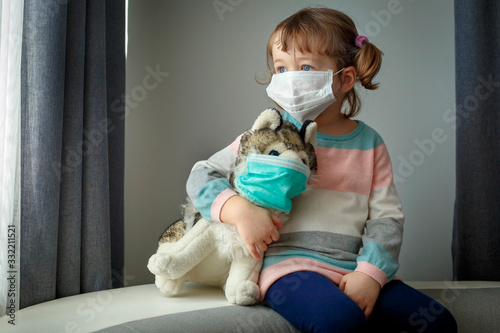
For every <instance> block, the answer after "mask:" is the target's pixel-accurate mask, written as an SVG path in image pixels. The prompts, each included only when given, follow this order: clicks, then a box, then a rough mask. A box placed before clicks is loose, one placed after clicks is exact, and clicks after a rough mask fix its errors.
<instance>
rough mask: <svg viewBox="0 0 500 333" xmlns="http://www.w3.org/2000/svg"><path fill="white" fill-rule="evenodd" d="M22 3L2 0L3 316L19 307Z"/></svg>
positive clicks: (0, 244) (0, 236)
mask: <svg viewBox="0 0 500 333" xmlns="http://www.w3.org/2000/svg"><path fill="white" fill-rule="evenodd" d="M22 27H23V3H22V1H16V0H4V1H2V2H0V267H1V271H0V316H2V315H4V314H8V315H9V316H10V318H11V320H13V321H12V323H14V322H15V311H16V310H17V309H18V307H19V293H18V291H19V233H20V230H19V222H20V156H21V149H20V148H21V146H20V133H21V74H20V73H21V40H22Z"/></svg>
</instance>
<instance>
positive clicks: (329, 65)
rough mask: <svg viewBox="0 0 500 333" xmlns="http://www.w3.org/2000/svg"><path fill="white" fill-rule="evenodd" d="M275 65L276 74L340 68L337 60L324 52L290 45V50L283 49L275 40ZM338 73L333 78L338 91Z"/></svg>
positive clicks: (334, 86)
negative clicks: (323, 53) (309, 50)
mask: <svg viewBox="0 0 500 333" xmlns="http://www.w3.org/2000/svg"><path fill="white" fill-rule="evenodd" d="M272 52H273V53H272V55H273V66H274V72H275V73H276V74H279V73H284V72H287V71H327V70H329V69H331V70H333V72H334V73H335V72H337V71H338V70H339V68H337V65H336V64H335V61H334V60H333V59H332V58H330V57H328V56H326V55H322V54H318V53H310V52H306V53H303V52H301V51H300V50H298V49H296V48H295V47H294V46H293V45H290V47H289V50H288V52H284V51H282V50H281V45H280V44H279V43H278V42H277V40H275V42H274V43H273V49H272ZM338 77H339V76H338V75H335V76H334V78H333V84H332V91H334V92H338V91H339V89H340V86H341V82H340V80H339V79H338Z"/></svg>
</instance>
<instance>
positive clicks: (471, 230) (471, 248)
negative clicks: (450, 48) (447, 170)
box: [452, 0, 500, 281]
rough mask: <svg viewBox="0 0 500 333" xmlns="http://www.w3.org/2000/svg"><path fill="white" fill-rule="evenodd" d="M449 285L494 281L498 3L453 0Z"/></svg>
mask: <svg viewBox="0 0 500 333" xmlns="http://www.w3.org/2000/svg"><path fill="white" fill-rule="evenodd" d="M455 45H456V46H455V48H456V50H455V55H456V111H457V112H456V126H457V128H456V130H457V136H456V140H457V144H456V147H457V151H456V156H457V157H456V158H457V161H456V175H457V179H456V201H455V215H454V227H453V243H452V254H453V276H454V279H455V280H495V281H499V280H500V265H498V258H500V223H498V221H497V220H498V217H499V216H500V200H499V198H500V176H499V172H498V170H499V169H500V147H499V142H500V58H499V55H500V4H499V3H498V1H497V0H481V1H467V0H455Z"/></svg>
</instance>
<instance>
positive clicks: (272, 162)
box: [236, 154, 311, 214]
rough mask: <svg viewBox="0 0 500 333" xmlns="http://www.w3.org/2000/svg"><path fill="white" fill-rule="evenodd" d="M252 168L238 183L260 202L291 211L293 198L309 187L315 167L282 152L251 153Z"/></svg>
mask: <svg viewBox="0 0 500 333" xmlns="http://www.w3.org/2000/svg"><path fill="white" fill-rule="evenodd" d="M247 168H248V171H247V172H245V173H243V174H241V175H240V176H238V177H237V178H236V185H237V187H238V188H239V190H240V191H241V192H243V193H244V194H245V195H246V196H247V197H248V198H249V199H250V200H252V201H253V202H255V203H256V204H257V205H259V206H263V207H266V208H270V209H277V210H280V211H282V212H285V213H287V214H288V213H289V212H290V209H291V208H292V198H293V197H295V196H297V195H299V194H300V193H302V192H303V191H304V190H306V182H307V178H308V177H309V174H310V173H311V171H310V170H309V168H308V167H307V166H306V165H305V164H304V163H301V162H297V161H294V160H290V159H286V158H283V157H278V156H270V155H259V154H248V156H247Z"/></svg>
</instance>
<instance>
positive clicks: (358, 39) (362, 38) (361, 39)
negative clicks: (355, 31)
mask: <svg viewBox="0 0 500 333" xmlns="http://www.w3.org/2000/svg"><path fill="white" fill-rule="evenodd" d="M363 42H368V37H366V36H361V35H359V36H358V37H356V46H357V47H361V46H363Z"/></svg>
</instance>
